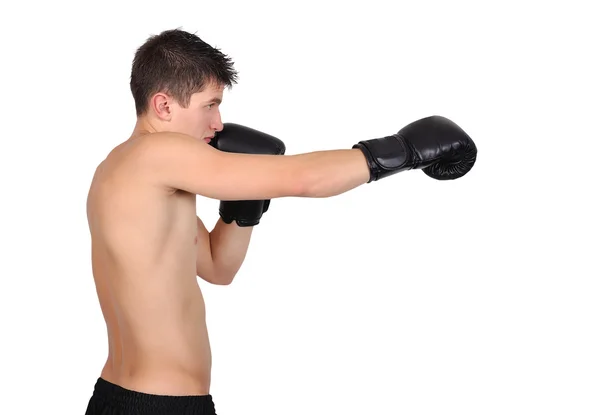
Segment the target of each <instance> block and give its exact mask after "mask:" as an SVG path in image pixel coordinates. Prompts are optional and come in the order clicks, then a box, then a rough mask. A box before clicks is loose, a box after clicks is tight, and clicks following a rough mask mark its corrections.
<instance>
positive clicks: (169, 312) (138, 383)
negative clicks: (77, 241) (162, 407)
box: [88, 140, 211, 395]
mask: <svg viewBox="0 0 600 415" xmlns="http://www.w3.org/2000/svg"><path fill="white" fill-rule="evenodd" d="M130 141H131V140H130ZM132 145H135V144H134V143H133V142H125V143H124V144H121V145H120V146H118V147H117V148H115V150H113V152H111V154H110V155H109V156H108V157H107V158H106V160H104V161H103V162H102V163H101V164H100V165H99V166H98V169H97V170H96V173H95V175H94V178H93V180H92V184H91V187H90V192H89V196H88V220H89V226H90V232H91V239H92V267H93V274H94V280H95V283H96V289H97V293H98V298H99V301H100V306H101V309H102V313H103V315H104V318H105V320H106V325H107V330H108V359H107V361H106V364H105V365H104V368H103V369H102V372H101V376H102V377H103V378H104V379H105V380H107V381H109V382H113V383H116V384H118V385H120V386H122V387H124V388H127V389H131V390H136V391H140V392H145V393H154V394H164V395H204V394H208V393H209V388H210V380H211V376H210V373H211V350H210V344H209V338H208V333H207V328H206V320H205V305H204V299H203V297H202V292H201V291H200V287H199V285H198V280H197V277H196V257H197V249H198V247H197V243H198V242H197V241H198V238H197V232H198V230H197V226H196V225H197V223H196V220H197V217H196V195H194V194H189V193H185V192H181V191H170V190H168V189H165V188H161V187H159V186H157V185H154V184H153V183H150V182H149V181H148V179H147V178H145V177H144V176H143V174H141V173H140V172H139V171H137V170H136V165H135V163H134V162H131V161H126V160H128V157H127V155H128V154H129V153H130V150H131V146H132Z"/></svg>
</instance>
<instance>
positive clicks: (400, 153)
mask: <svg viewBox="0 0 600 415" xmlns="http://www.w3.org/2000/svg"><path fill="white" fill-rule="evenodd" d="M352 148H358V149H360V150H361V151H362V152H363V154H364V155H365V157H366V159H367V163H368V165H369V170H370V172H371V177H370V179H369V183H370V182H372V181H376V180H379V179H383V178H384V177H388V176H391V175H393V174H396V173H400V172H402V171H405V170H411V169H422V170H423V172H424V173H425V174H427V175H428V176H429V177H433V178H434V179H437V180H453V179H458V178H459V177H462V176H464V175H465V174H467V173H468V172H469V171H470V170H471V168H472V167H473V165H474V164H475V159H476V158H477V147H476V146H475V143H474V142H473V140H472V139H471V137H469V136H468V134H467V133H466V132H464V131H463V130H462V129H461V128H460V127H459V126H458V125H456V124H455V123H454V122H452V121H450V120H449V119H447V118H444V117H441V116H437V115H434V116H431V117H427V118H422V119H420V120H417V121H414V122H412V123H411V124H408V125H407V126H406V127H404V128H402V129H401V130H400V131H398V132H397V133H396V134H393V135H391V136H387V137H382V138H374V139H371V140H365V141H360V142H358V143H357V144H355V145H354V146H353V147H352Z"/></svg>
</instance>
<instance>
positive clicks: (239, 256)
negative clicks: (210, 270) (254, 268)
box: [209, 218, 254, 283]
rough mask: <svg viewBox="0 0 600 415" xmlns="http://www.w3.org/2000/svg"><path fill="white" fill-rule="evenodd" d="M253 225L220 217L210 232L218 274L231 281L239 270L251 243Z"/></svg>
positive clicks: (227, 281)
mask: <svg viewBox="0 0 600 415" xmlns="http://www.w3.org/2000/svg"><path fill="white" fill-rule="evenodd" d="M253 229H254V227H253V226H245V227H240V226H238V225H237V224H236V223H235V221H233V222H232V223H229V224H227V223H225V222H224V221H223V219H222V218H219V220H218V221H217V223H216V224H215V227H214V229H213V230H212V231H211V232H210V236H209V237H210V249H211V251H212V259H213V264H214V267H215V270H217V271H216V274H217V275H219V277H220V278H223V279H225V280H226V281H225V283H230V282H231V281H232V280H233V278H234V277H235V275H236V274H237V272H238V271H239V269H240V267H241V266H242V263H243V262H244V259H245V258H246V253H247V252H248V246H249V244H250V238H251V236H252V230H253Z"/></svg>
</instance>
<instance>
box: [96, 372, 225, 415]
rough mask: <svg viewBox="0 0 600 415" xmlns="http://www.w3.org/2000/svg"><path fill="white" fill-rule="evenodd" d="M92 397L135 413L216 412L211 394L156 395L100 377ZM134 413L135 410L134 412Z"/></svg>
mask: <svg viewBox="0 0 600 415" xmlns="http://www.w3.org/2000/svg"><path fill="white" fill-rule="evenodd" d="M92 399H96V400H100V401H105V402H107V403H110V406H112V407H113V408H119V409H123V410H129V409H135V411H136V412H135V413H145V412H143V411H148V413H163V412H164V413H173V414H175V413H176V414H182V415H183V414H185V415H187V414H194V415H196V414H207V415H208V414H214V413H215V412H214V411H215V407H214V403H213V399H212V396H211V395H183V396H171V395H155V394H149V393H144V392H137V391H132V390H129V389H125V388H123V387H121V386H119V385H116V384H114V383H111V382H109V381H107V380H105V379H103V378H101V377H100V378H98V380H97V381H96V384H95V385H94V396H93V398H92ZM132 413H133V412H132Z"/></svg>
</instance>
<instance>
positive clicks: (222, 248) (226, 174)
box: [86, 30, 477, 415]
mask: <svg viewBox="0 0 600 415" xmlns="http://www.w3.org/2000/svg"><path fill="white" fill-rule="evenodd" d="M236 76H237V73H236V72H235V70H234V69H233V65H232V62H231V60H230V59H229V58H228V57H227V56H226V55H223V54H222V53H221V52H220V51H218V50H217V49H214V48H212V47H211V46H209V45H207V44H206V43H205V42H203V41H202V40H201V39H199V38H198V37H197V36H196V35H193V34H190V33H187V32H185V31H182V30H169V31H165V32H163V33H161V34H159V35H156V36H152V37H150V38H149V39H148V40H147V41H146V42H145V43H144V44H143V45H142V46H141V47H140V48H139V49H138V50H137V51H136V54H135V57H134V61H133V65H132V72H131V90H132V94H133V97H134V100H135V105H136V111H137V122H136V124H135V128H134V129H133V132H132V134H131V136H130V137H129V138H127V139H126V140H125V141H124V142H122V143H121V144H119V145H118V146H116V147H115V148H114V149H113V150H112V151H111V152H110V153H109V154H108V156H107V157H106V158H105V160H103V161H102V162H101V163H100V165H99V166H98V167H97V169H96V172H95V174H94V177H93V180H92V183H91V186H90V190H89V195H88V203H87V212H88V221H89V228H90V233H91V240H92V266H93V277H94V281H95V284H96V289H97V294H98V298H99V302H100V307H101V310H102V313H103V315H104V318H105V320H106V326H107V332H108V357H107V360H106V363H105V365H104V367H103V369H102V371H101V373H100V377H99V378H98V380H97V383H96V385H95V387H94V392H93V395H92V397H91V399H90V401H89V404H88V408H87V412H86V413H87V414H88V415H92V414H133V413H135V414H215V406H214V403H213V401H212V397H211V395H210V381H211V349H210V343H209V336H208V333H207V328H206V322H205V308H204V307H205V305H204V300H203V297H202V292H201V291H200V288H199V286H198V281H197V279H196V278H197V277H200V278H202V279H204V280H206V281H208V282H209V283H212V284H219V285H227V284H230V283H231V282H232V280H233V279H234V276H235V275H236V273H237V272H238V270H239V269H240V266H241V265H242V263H243V261H244V257H245V255H246V251H247V248H248V244H249V242H250V238H251V234H252V230H253V227H254V226H255V225H257V224H258V223H259V221H260V218H261V216H262V214H263V213H264V212H266V211H267V208H268V205H269V201H270V199H273V198H280V197H291V196H292V197H311V198H321V197H331V196H335V195H338V194H341V193H344V192H346V191H349V190H351V189H354V188H356V187H358V186H360V185H362V184H365V183H369V182H372V181H376V180H379V179H381V178H384V177H387V176H390V175H392V174H396V173H398V172H401V171H405V170H410V169H422V170H423V171H424V172H425V173H426V174H427V175H429V176H431V177H433V178H436V179H440V180H445V179H455V178H458V177H461V176H463V175H464V174H466V173H467V172H468V171H469V170H470V169H471V167H472V166H473V164H474V163H475V157H476V152H477V150H476V147H475V145H474V143H473V141H472V140H471V139H470V138H469V136H468V135H467V134H466V133H465V132H464V131H463V130H462V129H460V128H459V127H458V126H457V125H456V124H454V123H453V122H452V121H450V120H448V119H446V118H443V117H436V116H434V117H428V118H424V119H421V120H418V121H415V122H413V123H412V124H409V125H407V126H406V127H404V128H403V129H402V130H400V132H398V133H396V134H393V135H390V136H388V137H383V138H378V139H369V140H366V141H361V142H360V143H357V144H355V145H354V146H353V147H352V148H349V149H340V150H329V151H317V152H311V153H305V154H297V155H284V154H283V153H284V150H285V146H283V142H281V141H280V140H278V139H276V138H274V137H271V136H269V135H267V134H264V133H261V132H259V131H256V130H253V129H250V128H247V127H243V126H239V125H236V124H225V125H224V124H223V123H222V121H221V116H220V113H219V104H220V103H221V101H222V99H223V91H224V89H225V88H228V87H231V86H232V85H233V84H234V83H236ZM197 195H200V196H203V197H208V198H212V199H215V200H220V201H221V202H220V203H221V204H220V209H219V212H220V218H219V220H218V221H217V223H216V225H215V226H214V228H213V229H212V231H210V232H209V231H208V230H207V229H206V227H205V226H204V224H203V222H202V221H201V220H200V218H198V217H197V216H196V197H197ZM242 201H246V202H242Z"/></svg>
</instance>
